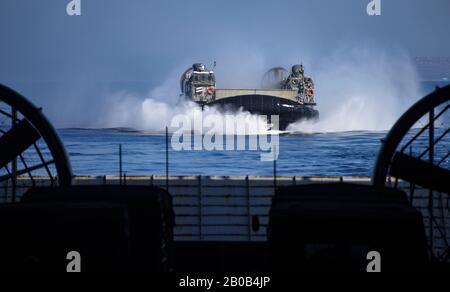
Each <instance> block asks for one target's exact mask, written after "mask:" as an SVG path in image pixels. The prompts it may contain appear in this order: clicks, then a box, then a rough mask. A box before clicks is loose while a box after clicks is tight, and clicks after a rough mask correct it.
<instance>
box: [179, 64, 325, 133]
mask: <svg viewBox="0 0 450 292" xmlns="http://www.w3.org/2000/svg"><path fill="white" fill-rule="evenodd" d="M180 83H181V84H180V85H181V95H182V96H184V97H185V98H186V99H188V100H192V101H194V102H196V103H197V104H199V105H200V106H201V107H202V108H203V107H204V106H217V107H218V108H220V109H223V110H225V111H237V110H239V109H242V110H243V111H247V112H250V113H252V114H259V115H265V116H268V118H269V123H270V116H271V115H278V116H279V123H280V124H279V128H280V130H284V129H286V128H287V126H288V125H289V124H291V123H294V122H296V121H299V120H317V119H318V118H319V112H318V111H317V110H316V109H314V107H315V106H316V101H315V94H314V82H313V80H312V79H311V78H310V77H307V76H305V72H304V67H303V65H294V66H292V69H291V72H288V71H287V70H286V69H284V68H282V67H276V68H272V69H270V70H269V71H267V72H266V74H265V75H264V77H263V82H262V88H261V89H218V88H216V77H215V73H214V71H213V70H208V69H207V68H206V67H205V65H203V64H201V63H196V64H194V65H192V67H191V68H188V69H187V70H186V71H185V72H184V73H183V74H182V76H181V80H180Z"/></svg>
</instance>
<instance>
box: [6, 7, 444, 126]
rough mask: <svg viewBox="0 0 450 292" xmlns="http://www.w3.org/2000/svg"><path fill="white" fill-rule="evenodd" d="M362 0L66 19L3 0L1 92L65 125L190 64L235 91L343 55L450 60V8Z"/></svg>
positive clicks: (132, 10) (132, 11)
mask: <svg viewBox="0 0 450 292" xmlns="http://www.w3.org/2000/svg"><path fill="white" fill-rule="evenodd" d="M369 2H370V1H369V0H346V1H335V0H277V1H275V0H272V1H262V0H259V1H258V0H239V1H237V0H227V1H223V0H191V1H180V0H161V1H157V0H133V1H118V0H81V4H82V8H81V11H82V16H72V17H70V16H68V15H67V14H66V5H67V4H68V3H69V0H39V1H36V0H35V1H30V0H1V2H0V35H1V36H2V38H1V40H0V83H2V84H5V85H7V86H10V87H12V88H14V89H16V90H17V91H19V92H21V93H22V94H23V95H25V96H26V97H28V98H30V99H31V100H32V101H33V102H34V103H35V104H37V105H39V106H42V107H44V111H45V112H46V113H47V115H48V116H49V117H50V119H51V120H52V121H53V122H54V123H55V124H56V125H57V126H58V127H69V126H74V127H75V126H89V124H90V121H91V120H92V119H93V118H95V116H96V115H97V113H98V112H102V111H104V109H103V108H104V107H108V102H107V101H108V99H107V98H108V96H109V95H110V94H112V93H115V92H123V91H126V92H132V93H136V95H138V96H139V95H145V94H146V93H148V92H154V91H155V89H156V90H157V89H158V88H159V87H161V84H165V85H164V86H169V87H170V86H172V84H173V88H176V89H178V83H177V78H178V75H179V74H180V73H181V72H182V71H183V70H184V69H185V68H187V67H188V66H190V65H191V64H192V63H194V62H198V61H201V62H205V63H206V64H212V63H213V62H214V61H217V72H218V73H221V75H222V84H221V85H223V86H243V84H244V83H248V84H250V83H255V82H256V79H258V78H260V75H259V74H260V73H261V70H263V69H264V68H267V69H268V68H270V67H272V66H276V65H280V64H281V65H283V66H289V65H290V64H293V63H296V62H304V63H305V64H306V65H310V66H311V67H312V68H314V64H316V63H318V62H320V60H321V59H324V58H325V57H326V56H330V55H332V54H333V53H334V52H335V51H336V50H337V49H339V48H342V47H345V46H348V47H354V46H368V47H371V48H372V50H373V51H374V53H376V51H377V50H383V51H387V52H390V51H402V52H404V53H405V54H408V55H410V56H413V57H416V56H418V57H442V56H449V55H450V38H449V37H448V35H449V31H450V1H448V0H427V1H425V0H381V3H382V9H381V11H382V15H381V16H368V15H367V14H366V6H367V4H368V3H369ZM221 70H222V71H221ZM307 70H308V69H307ZM224 76H226V77H224ZM256 76H258V77H256ZM240 83H241V84H240ZM219 85H220V81H219ZM175 92H176V91H175ZM170 94H173V93H172V92H171V93H170Z"/></svg>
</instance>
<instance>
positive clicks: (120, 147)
mask: <svg viewBox="0 0 450 292" xmlns="http://www.w3.org/2000/svg"><path fill="white" fill-rule="evenodd" d="M119 185H122V144H119Z"/></svg>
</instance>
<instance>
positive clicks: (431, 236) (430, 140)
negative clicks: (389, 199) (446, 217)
mask: <svg viewBox="0 0 450 292" xmlns="http://www.w3.org/2000/svg"><path fill="white" fill-rule="evenodd" d="M429 120H430V121H429V133H428V134H429V135H428V144H429V149H430V152H429V156H428V158H429V162H430V164H434V108H433V109H431V110H430V114H429ZM429 195H430V197H429V201H428V213H429V216H430V219H429V221H430V222H429V224H430V226H429V228H430V230H429V235H428V236H429V240H430V253H431V255H432V256H433V255H434V253H433V248H434V246H433V239H434V234H433V203H434V202H433V190H431V189H430V192H429Z"/></svg>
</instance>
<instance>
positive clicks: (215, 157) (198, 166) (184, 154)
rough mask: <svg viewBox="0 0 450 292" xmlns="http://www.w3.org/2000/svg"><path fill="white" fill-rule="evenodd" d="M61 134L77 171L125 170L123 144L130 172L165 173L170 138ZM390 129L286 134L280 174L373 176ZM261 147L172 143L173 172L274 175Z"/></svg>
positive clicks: (90, 132) (67, 131) (282, 140)
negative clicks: (180, 147) (186, 147)
mask: <svg viewBox="0 0 450 292" xmlns="http://www.w3.org/2000/svg"><path fill="white" fill-rule="evenodd" d="M59 133H60V136H61V138H62V140H63V142H64V144H65V146H66V149H67V151H68V153H69V156H70V159H71V162H72V167H73V170H74V172H75V174H76V175H117V174H119V145H120V144H121V145H122V160H123V171H124V172H125V173H126V174H127V176H134V175H163V174H165V171H166V146H165V145H166V143H165V141H166V138H165V136H164V135H148V134H144V133H139V132H130V131H124V130H121V129H102V130H87V129H62V130H59ZM385 134H386V133H385V132H345V133H322V134H303V135H298V134H296V135H282V136H280V138H279V139H280V140H279V157H278V160H277V174H278V175H301V176H323V175H332V176H334V175H338V176H340V175H370V173H371V169H372V167H373V164H374V161H375V158H376V156H377V153H378V150H379V147H380V144H381V139H382V138H383V137H384V136H385ZM260 154H261V151H251V150H245V151H244V150H242V151H238V150H236V151H205V150H203V151H175V150H173V149H172V148H171V147H169V172H170V174H171V175H272V174H273V162H270V161H269V162H264V161H261V160H260Z"/></svg>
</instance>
